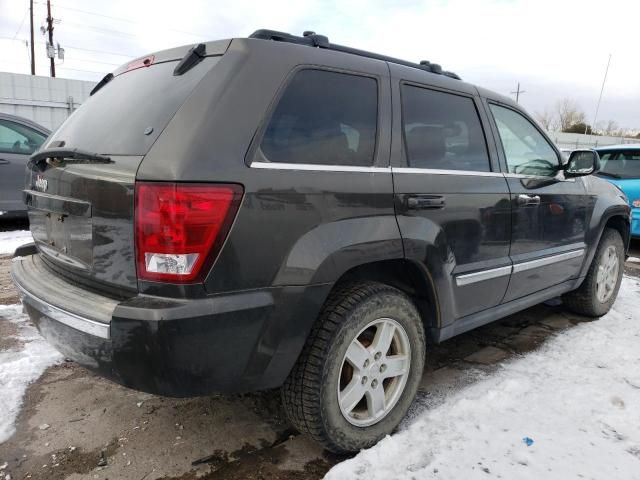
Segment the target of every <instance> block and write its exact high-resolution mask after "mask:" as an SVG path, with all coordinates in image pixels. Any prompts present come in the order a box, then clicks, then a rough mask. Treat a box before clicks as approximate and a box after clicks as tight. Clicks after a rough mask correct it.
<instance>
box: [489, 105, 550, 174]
mask: <svg viewBox="0 0 640 480" xmlns="http://www.w3.org/2000/svg"><path fill="white" fill-rule="evenodd" d="M491 111H492V112H493V117H494V118H495V121H496V124H497V126H498V131H499V132H500V140H501V141H502V147H503V148H504V155H505V157H506V158H507V166H508V167H509V172H510V173H520V174H523V175H541V176H553V175H555V174H556V172H557V171H558V166H559V163H558V156H557V155H556V152H555V151H554V150H553V148H552V147H551V145H550V144H549V142H548V141H547V140H546V139H545V138H544V137H543V136H542V134H541V133H540V132H539V131H538V129H537V128H536V127H535V126H534V125H533V124H532V123H531V122H530V121H529V120H527V119H526V118H525V117H524V116H522V115H520V114H519V113H517V112H515V111H513V110H511V109H509V108H504V107H499V106H498V105H491Z"/></svg>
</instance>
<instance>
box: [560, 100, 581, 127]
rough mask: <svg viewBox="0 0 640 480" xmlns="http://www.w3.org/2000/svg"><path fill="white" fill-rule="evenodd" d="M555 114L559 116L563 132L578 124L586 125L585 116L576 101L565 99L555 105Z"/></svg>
mask: <svg viewBox="0 0 640 480" xmlns="http://www.w3.org/2000/svg"><path fill="white" fill-rule="evenodd" d="M555 113H556V115H557V116H558V123H559V124H560V125H559V126H560V130H562V131H563V132H564V131H565V130H567V129H569V127H571V126H572V125H575V124H576V123H585V114H584V112H583V111H582V110H581V109H580V107H579V106H578V104H577V103H576V101H575V100H572V99H570V98H563V99H561V100H558V101H557V102H556V105H555Z"/></svg>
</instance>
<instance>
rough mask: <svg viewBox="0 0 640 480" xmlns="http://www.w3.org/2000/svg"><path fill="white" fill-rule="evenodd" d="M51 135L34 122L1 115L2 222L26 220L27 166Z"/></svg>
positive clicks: (0, 211) (0, 205) (0, 182)
mask: <svg viewBox="0 0 640 480" xmlns="http://www.w3.org/2000/svg"><path fill="white" fill-rule="evenodd" d="M49 133H51V132H50V131H49V130H48V129H46V128H45V127H43V126H42V125H38V124H37V123H35V122H32V121H31V120H28V119H26V118H22V117H17V116H15V115H9V114H6V113H0V219H2V218H9V217H26V215H27V207H26V206H25V204H24V202H23V201H22V190H23V189H24V175H25V167H26V165H27V162H28V161H29V156H30V155H31V154H32V153H33V152H34V151H36V150H37V149H38V148H40V145H42V143H43V142H44V141H45V139H46V138H47V136H48V135H49Z"/></svg>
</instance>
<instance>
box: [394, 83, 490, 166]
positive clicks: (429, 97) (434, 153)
mask: <svg viewBox="0 0 640 480" xmlns="http://www.w3.org/2000/svg"><path fill="white" fill-rule="evenodd" d="M402 124H403V133H404V141H405V151H406V153H407V161H408V165H409V167H413V168H432V169H440V170H473V171H479V172H487V171H489V170H491V168H490V164H489V154H488V153H487V144H486V141H485V138H484V132H483V131H482V125H481V124H480V119H479V117H478V112H477V110H476V107H475V105H474V103H473V100H472V99H470V98H468V97H463V96H460V95H454V94H451V93H444V92H439V91H435V90H428V89H426V88H420V87H414V86H411V85H402Z"/></svg>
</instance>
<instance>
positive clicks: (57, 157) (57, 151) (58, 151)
mask: <svg viewBox="0 0 640 480" xmlns="http://www.w3.org/2000/svg"><path fill="white" fill-rule="evenodd" d="M50 159H51V160H50ZM30 161H31V163H32V164H33V165H37V166H41V165H42V163H43V161H46V162H47V163H49V164H53V165H56V166H57V165H58V164H62V163H112V160H111V158H109V157H107V156H104V155H100V154H98V153H93V152H88V151H86V150H82V149H80V148H65V147H54V148H47V149H44V150H40V151H38V152H36V153H34V154H33V155H31V157H30Z"/></svg>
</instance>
